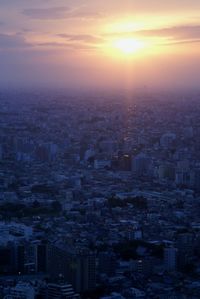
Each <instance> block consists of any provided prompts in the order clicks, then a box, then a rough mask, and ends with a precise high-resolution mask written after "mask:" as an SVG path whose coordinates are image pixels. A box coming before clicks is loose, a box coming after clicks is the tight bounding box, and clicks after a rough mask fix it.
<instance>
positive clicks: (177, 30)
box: [136, 25, 200, 39]
mask: <svg viewBox="0 0 200 299" xmlns="http://www.w3.org/2000/svg"><path fill="white" fill-rule="evenodd" d="M136 34H139V35H141V36H154V37H170V38H177V39H189V38H192V39H194V38H200V25H182V26H176V27H168V28H161V29H153V30H141V31H137V32H136Z"/></svg>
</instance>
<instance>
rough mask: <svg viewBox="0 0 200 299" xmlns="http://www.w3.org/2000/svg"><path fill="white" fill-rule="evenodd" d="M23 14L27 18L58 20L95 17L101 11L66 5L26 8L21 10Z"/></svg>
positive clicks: (100, 15) (98, 15) (99, 16)
mask: <svg viewBox="0 0 200 299" xmlns="http://www.w3.org/2000/svg"><path fill="white" fill-rule="evenodd" d="M23 14H24V15H25V16H27V17H29V18H32V19H38V20H59V19H67V18H72V19H73V18H78V19H96V18H102V17H103V14H102V13H101V12H95V11H83V10H82V9H80V8H75V9H70V8H69V7H67V6H58V7H50V8H28V9H25V10H23Z"/></svg>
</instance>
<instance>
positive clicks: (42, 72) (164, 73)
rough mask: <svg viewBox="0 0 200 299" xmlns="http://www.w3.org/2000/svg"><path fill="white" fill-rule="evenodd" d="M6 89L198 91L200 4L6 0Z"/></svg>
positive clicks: (2, 47) (1, 14) (1, 15)
mask: <svg viewBox="0 0 200 299" xmlns="http://www.w3.org/2000/svg"><path fill="white" fill-rule="evenodd" d="M0 67H1V72H0V85H3V86H4V85H9V84H13V86H16V85H19V86H35V85H41V86H42V85H43V86H48V85H55V86H58V87H59V86H72V87H91V86H92V87H110V86H112V87H115V86H117V87H119V86H120V87H122V88H123V87H125V88H129V87H132V86H143V85H147V86H153V87H157V86H158V87H163V86H165V87H166V86H167V87H178V88H181V87H198V86H199V81H200V79H199V78H200V1H199V0H168V1H163V0H123V1H122V0H87V1H86V0H0Z"/></svg>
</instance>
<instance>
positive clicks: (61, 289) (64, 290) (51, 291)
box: [46, 283, 79, 299]
mask: <svg viewBox="0 0 200 299" xmlns="http://www.w3.org/2000/svg"><path fill="white" fill-rule="evenodd" d="M46 298H47V299H78V298H79V295H77V294H75V292H74V289H73V288H72V286H71V285H70V284H67V283H60V284H59V283H49V284H48V285H47V289H46Z"/></svg>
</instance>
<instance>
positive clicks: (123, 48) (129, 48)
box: [114, 38, 144, 55]
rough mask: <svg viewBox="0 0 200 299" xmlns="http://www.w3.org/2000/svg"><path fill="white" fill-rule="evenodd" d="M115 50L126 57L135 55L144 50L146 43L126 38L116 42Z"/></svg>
mask: <svg viewBox="0 0 200 299" xmlns="http://www.w3.org/2000/svg"><path fill="white" fill-rule="evenodd" d="M114 48H115V49H118V50H119V51H120V52H121V53H122V54H124V55H131V54H135V53H136V52H138V51H139V50H142V49H143V48H144V43H143V42H142V41H140V40H136V39H133V38H124V39H118V40H116V41H114Z"/></svg>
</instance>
